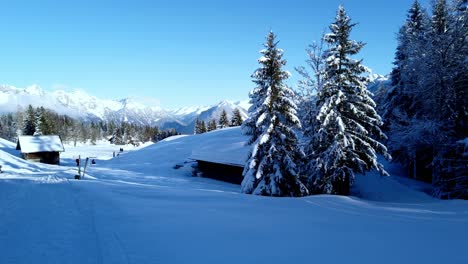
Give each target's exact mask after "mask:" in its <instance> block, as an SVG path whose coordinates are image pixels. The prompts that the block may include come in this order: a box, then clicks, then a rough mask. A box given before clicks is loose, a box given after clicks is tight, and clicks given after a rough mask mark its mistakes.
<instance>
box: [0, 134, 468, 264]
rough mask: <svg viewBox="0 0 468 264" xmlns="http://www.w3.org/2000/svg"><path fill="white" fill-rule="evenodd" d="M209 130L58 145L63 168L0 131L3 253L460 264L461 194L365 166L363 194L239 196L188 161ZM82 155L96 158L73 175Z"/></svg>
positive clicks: (40, 258) (54, 259)
mask: <svg viewBox="0 0 468 264" xmlns="http://www.w3.org/2000/svg"><path fill="white" fill-rule="evenodd" d="M227 133H235V130H232V131H231V132H227ZM216 135H219V134H216V133H214V134H213V133H212V134H211V135H210V133H208V135H205V136H192V137H175V138H170V139H168V140H165V141H163V142H159V143H157V144H154V145H145V146H142V147H140V148H132V147H130V146H124V149H125V151H124V152H123V153H119V154H120V155H119V156H118V157H116V158H113V159H112V153H113V151H115V148H116V146H112V145H108V144H107V145H103V144H100V145H98V146H88V145H81V146H78V147H72V146H66V152H65V153H63V154H62V166H51V165H45V164H37V163H30V162H27V161H24V160H22V159H20V158H18V157H17V156H18V154H17V152H16V151H15V150H12V148H14V146H13V145H12V144H10V143H8V142H4V141H1V140H0V165H2V166H3V170H4V171H5V173H2V174H0V249H1V250H0V251H1V253H0V263H72V264H73V263H125V264H128V263H294V262H302V263H308V262H309V261H310V260H311V258H313V259H314V260H316V261H320V262H326V263H344V262H347V263H437V264H438V263H449V262H450V263H468V253H467V251H466V248H468V241H467V240H466V237H468V230H467V229H466V226H467V224H468V203H467V201H459V200H454V201H440V200H436V199H434V198H431V197H429V196H427V195H426V194H424V193H422V192H421V191H418V190H415V189H411V188H409V187H408V186H406V185H403V184H401V183H399V181H398V180H395V179H394V178H385V179H382V178H378V177H373V176H372V175H367V176H365V177H362V178H360V180H359V181H358V182H357V184H356V186H357V187H356V188H358V189H359V190H358V191H359V193H360V195H361V196H362V198H357V197H341V196H329V195H319V196H311V197H304V198H269V197H259V196H251V195H244V194H240V193H239V186H238V185H234V184H229V183H224V182H219V181H216V180H212V179H207V178H201V177H193V176H192V171H191V164H192V163H190V162H188V163H186V161H187V160H186V159H187V158H188V157H189V156H190V155H191V150H192V149H196V148H197V147H199V146H200V144H201V142H203V138H204V137H211V139H210V140H211V142H214V143H216ZM213 138H214V140H213ZM218 141H220V142H221V141H222V137H221V138H219V139H218ZM117 149H118V147H117ZM78 155H81V156H82V157H85V156H92V157H96V161H97V164H95V165H90V167H89V168H88V169H87V172H86V174H87V175H86V177H85V179H83V180H80V181H77V180H73V177H74V175H75V174H76V172H77V170H76V167H74V165H75V164H74V159H75V158H76V157H77V156H78ZM175 164H183V165H184V166H183V167H182V168H179V169H174V165H175ZM368 176H370V177H368ZM408 184H411V183H408ZM370 187H372V192H370V189H369V188H370ZM375 188H376V189H375ZM431 248H435V249H437V250H432V251H431V252H430V253H428V249H431Z"/></svg>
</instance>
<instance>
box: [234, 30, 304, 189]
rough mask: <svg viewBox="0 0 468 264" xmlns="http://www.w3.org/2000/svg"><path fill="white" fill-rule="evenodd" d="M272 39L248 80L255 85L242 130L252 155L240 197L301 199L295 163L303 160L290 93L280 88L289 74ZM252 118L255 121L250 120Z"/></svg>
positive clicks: (298, 122) (245, 172) (245, 171)
mask: <svg viewBox="0 0 468 264" xmlns="http://www.w3.org/2000/svg"><path fill="white" fill-rule="evenodd" d="M277 44H278V43H277V42H276V41H275V35H274V34H273V32H270V33H269V34H268V36H267V42H266V43H265V44H264V46H265V49H264V50H262V51H260V53H261V54H262V55H263V56H262V57H261V58H260V59H259V60H258V62H259V63H260V64H261V67H260V68H259V69H257V70H256V71H255V72H254V74H253V75H252V78H253V79H254V80H253V82H254V83H256V84H257V87H256V88H254V89H253V90H252V91H251V93H250V102H251V103H252V107H251V108H250V109H249V114H250V118H249V119H248V120H247V121H246V122H244V124H243V128H244V132H245V133H246V134H247V135H250V137H251V139H250V141H249V142H251V143H252V151H251V153H250V155H249V159H248V161H247V164H246V166H245V168H244V172H243V176H244V180H243V181H242V187H241V190H242V192H243V193H248V194H256V195H266V196H303V195H305V194H307V189H306V188H305V186H304V185H303V184H302V183H301V182H300V181H299V179H298V169H297V165H296V161H297V160H298V159H300V158H302V157H303V153H302V152H301V151H300V150H299V148H298V146H297V136H296V134H295V132H294V129H295V128H300V127H301V124H300V121H299V119H298V118H297V116H296V105H295V104H294V102H293V100H292V99H293V97H294V93H293V91H292V90H291V89H290V88H289V87H287V86H286V85H285V84H284V81H285V80H286V79H287V78H288V77H289V75H290V74H289V73H288V72H286V71H284V70H282V66H284V65H285V64H286V61H285V60H283V59H282V56H283V51H282V50H281V49H278V48H277ZM253 118H255V119H253Z"/></svg>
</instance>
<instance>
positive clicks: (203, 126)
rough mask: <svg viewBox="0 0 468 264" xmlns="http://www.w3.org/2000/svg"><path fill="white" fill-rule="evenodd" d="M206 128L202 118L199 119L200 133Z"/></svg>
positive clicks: (205, 130)
mask: <svg viewBox="0 0 468 264" xmlns="http://www.w3.org/2000/svg"><path fill="white" fill-rule="evenodd" d="M207 131H208V129H207V128H206V123H205V121H204V120H201V121H200V134H203V133H206V132H207Z"/></svg>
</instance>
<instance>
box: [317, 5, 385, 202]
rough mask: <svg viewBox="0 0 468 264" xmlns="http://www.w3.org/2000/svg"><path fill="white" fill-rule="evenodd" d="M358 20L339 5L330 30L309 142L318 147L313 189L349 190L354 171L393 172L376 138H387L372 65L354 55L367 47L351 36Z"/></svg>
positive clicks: (325, 191) (326, 190) (344, 192)
mask: <svg viewBox="0 0 468 264" xmlns="http://www.w3.org/2000/svg"><path fill="white" fill-rule="evenodd" d="M355 25H356V24H353V23H351V19H350V18H349V17H348V15H347V14H346V11H345V9H344V8H343V6H339V8H338V12H337V15H336V18H335V22H334V23H333V24H331V25H330V31H331V33H329V34H327V35H326V36H325V41H326V42H327V43H328V45H329V49H328V50H327V51H326V52H325V55H326V65H325V74H324V83H323V87H322V89H321V90H320V91H319V92H318V94H317V109H318V115H317V117H316V124H315V125H314V132H315V133H314V136H313V138H312V140H311V142H310V144H311V146H312V149H313V150H314V151H313V153H312V154H313V156H312V160H311V162H310V167H309V168H310V170H309V173H310V177H309V184H310V186H311V189H312V190H313V191H314V192H318V193H330V194H344V195H347V194H349V189H350V185H351V184H352V183H353V181H354V177H355V176H354V173H355V172H359V173H363V172H365V171H367V170H370V169H376V170H378V171H379V172H380V173H381V174H382V175H388V173H387V172H386V171H385V170H384V168H383V165H382V164H380V163H379V162H378V161H377V153H380V154H383V155H384V156H385V157H387V158H390V156H389V155H388V154H387V149H386V147H385V146H384V145H383V144H381V143H379V142H378V141H377V140H375V139H374V138H378V139H385V138H386V137H385V135H384V134H383V133H382V131H381V129H380V126H381V125H382V121H381V118H380V116H379V115H378V114H377V112H376V111H375V109H374V108H375V106H376V104H375V103H374V101H373V100H372V99H371V93H370V92H369V91H368V90H367V82H368V79H367V78H366V77H363V76H362V74H364V73H366V72H367V71H368V70H367V68H366V67H364V66H363V65H362V64H361V60H354V59H352V58H351V56H353V55H356V54H357V53H359V51H360V50H361V49H362V47H363V46H364V43H362V42H356V41H353V40H350V39H349V36H350V32H351V30H352V28H353V27H354V26H355Z"/></svg>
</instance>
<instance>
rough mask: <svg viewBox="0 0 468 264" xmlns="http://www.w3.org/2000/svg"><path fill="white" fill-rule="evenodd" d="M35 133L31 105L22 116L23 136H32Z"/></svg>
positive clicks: (34, 118) (34, 121)
mask: <svg viewBox="0 0 468 264" xmlns="http://www.w3.org/2000/svg"><path fill="white" fill-rule="evenodd" d="M35 131H36V113H35V110H34V108H33V107H32V105H29V106H28V108H27V109H26V113H25V114H24V120H23V131H22V132H23V135H27V136H32V135H34V132H35Z"/></svg>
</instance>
